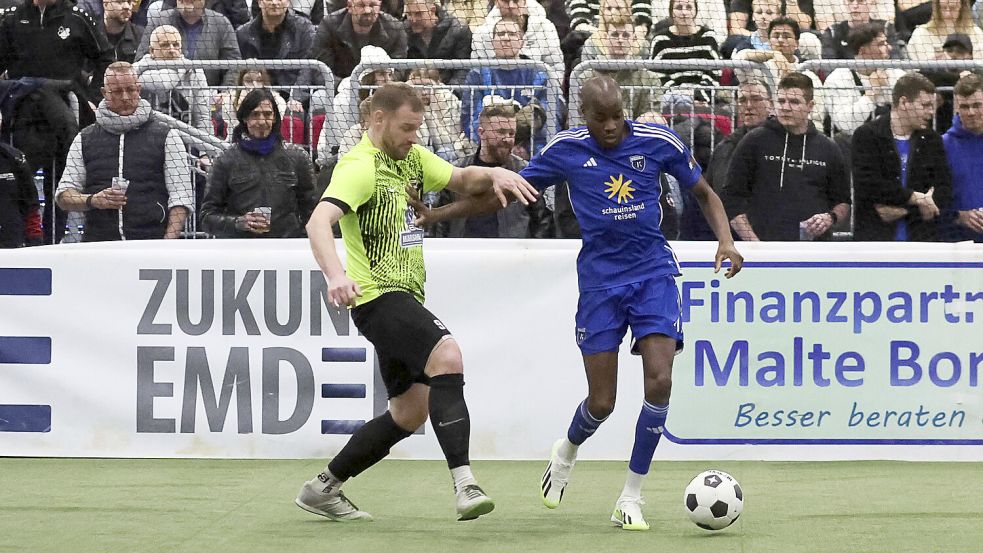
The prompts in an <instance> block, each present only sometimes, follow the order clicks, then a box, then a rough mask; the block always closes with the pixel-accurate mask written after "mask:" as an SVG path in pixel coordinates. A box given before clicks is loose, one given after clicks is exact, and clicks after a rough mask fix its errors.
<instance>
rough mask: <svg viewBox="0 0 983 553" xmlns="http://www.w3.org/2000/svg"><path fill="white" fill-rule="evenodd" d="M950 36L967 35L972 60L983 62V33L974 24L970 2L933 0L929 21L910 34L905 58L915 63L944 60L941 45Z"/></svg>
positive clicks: (966, 0)
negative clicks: (971, 46)
mask: <svg viewBox="0 0 983 553" xmlns="http://www.w3.org/2000/svg"><path fill="white" fill-rule="evenodd" d="M953 33H960V34H964V35H966V36H968V37H969V39H970V41H971V42H972V45H973V53H974V54H973V59H975V60H983V55H981V54H983V30H980V28H979V27H977V26H976V25H975V24H974V23H973V15H972V13H971V12H970V9H969V0H932V19H931V21H929V22H928V23H925V24H924V25H919V26H918V27H917V28H915V30H914V31H913V32H912V33H911V40H909V41H908V56H909V57H910V58H911V59H913V60H916V61H922V60H939V59H945V52H943V48H942V45H943V44H944V43H945V41H946V38H947V37H948V36H949V35H950V34H953Z"/></svg>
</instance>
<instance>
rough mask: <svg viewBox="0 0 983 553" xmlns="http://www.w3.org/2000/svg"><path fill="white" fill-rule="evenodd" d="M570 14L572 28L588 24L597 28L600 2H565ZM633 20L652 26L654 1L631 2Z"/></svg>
mask: <svg viewBox="0 0 983 553" xmlns="http://www.w3.org/2000/svg"><path fill="white" fill-rule="evenodd" d="M565 1H566V4H567V13H568V14H570V28H571V29H576V28H577V25H579V24H581V23H587V24H588V25H593V26H595V27H597V13H598V11H600V9H601V1H600V0H565ZM631 19H632V21H634V22H635V24H636V25H639V24H642V25H646V26H652V1H651V0H631Z"/></svg>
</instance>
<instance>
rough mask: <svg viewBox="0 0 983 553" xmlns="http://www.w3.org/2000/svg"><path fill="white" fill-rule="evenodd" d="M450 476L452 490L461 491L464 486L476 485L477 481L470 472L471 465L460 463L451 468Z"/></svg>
mask: <svg viewBox="0 0 983 553" xmlns="http://www.w3.org/2000/svg"><path fill="white" fill-rule="evenodd" d="M451 477H452V478H454V491H455V492H459V491H461V489H462V488H464V486H470V485H477V484H478V482H477V481H476V480H475V479H474V475H473V474H471V465H461V466H459V467H455V468H452V469H451Z"/></svg>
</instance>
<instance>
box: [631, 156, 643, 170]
mask: <svg viewBox="0 0 983 553" xmlns="http://www.w3.org/2000/svg"><path fill="white" fill-rule="evenodd" d="M628 161H629V162H630V163H631V168H632V169H634V170H636V171H644V170H645V156H631V157H630V158H628Z"/></svg>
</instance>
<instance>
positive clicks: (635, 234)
mask: <svg viewBox="0 0 983 553" xmlns="http://www.w3.org/2000/svg"><path fill="white" fill-rule="evenodd" d="M627 124H628V129H627V132H626V134H625V138H624V140H622V141H621V143H620V144H618V145H617V146H615V147H614V148H611V149H609V150H605V149H602V148H601V147H600V145H598V143H597V142H596V141H595V140H594V139H593V138H592V137H591V136H590V133H589V132H588V131H587V129H586V128H585V127H578V128H575V129H570V130H566V131H562V132H559V133H557V135H556V136H555V137H554V138H553V140H551V141H550V143H549V144H547V145H546V147H545V148H543V149H542V150H541V151H540V152H539V155H537V156H536V157H534V158H533V159H532V161H531V162H530V163H529V165H528V166H527V167H526V168H525V169H523V170H522V171H521V172H520V173H519V174H520V175H522V176H523V177H524V178H525V179H526V180H528V181H529V182H530V183H531V184H532V185H533V186H535V187H536V188H538V189H540V190H543V189H545V188H546V187H548V186H550V185H552V184H556V183H560V182H563V181H564V180H565V181H567V183H568V186H569V190H570V203H571V205H572V206H573V210H574V213H575V214H576V216H577V221H578V222H579V223H580V230H581V234H582V235H583V240H584V243H583V247H582V248H581V250H580V255H579V256H578V257H577V277H578V280H579V282H580V289H581V290H600V289H605V288H613V287H616V286H623V285H626V284H631V283H634V282H641V281H643V280H646V279H650V278H653V277H657V276H661V275H665V274H672V275H678V274H679V264H678V263H677V261H676V256H675V254H674V253H673V251H672V249H671V248H670V247H669V242H668V241H667V240H666V237H665V236H663V234H662V230H661V229H660V228H659V225H660V224H661V222H662V208H661V205H660V204H659V196H660V194H661V192H662V187H661V185H660V183H659V176H660V174H661V173H662V172H666V173H669V174H670V175H672V176H673V177H675V178H676V180H677V181H679V185H680V186H681V187H683V188H687V189H688V188H692V187H693V186H694V185H695V184H696V183H697V181H698V180H699V179H700V175H701V174H702V172H701V170H700V166H699V164H697V163H696V160H695V159H693V155H692V154H691V153H690V151H689V148H687V147H686V145H685V144H683V141H682V140H681V139H680V138H679V135H677V134H676V133H675V132H673V131H672V130H671V129H669V128H668V127H664V126H662V125H649V124H643V123H635V122H633V121H627Z"/></svg>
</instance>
